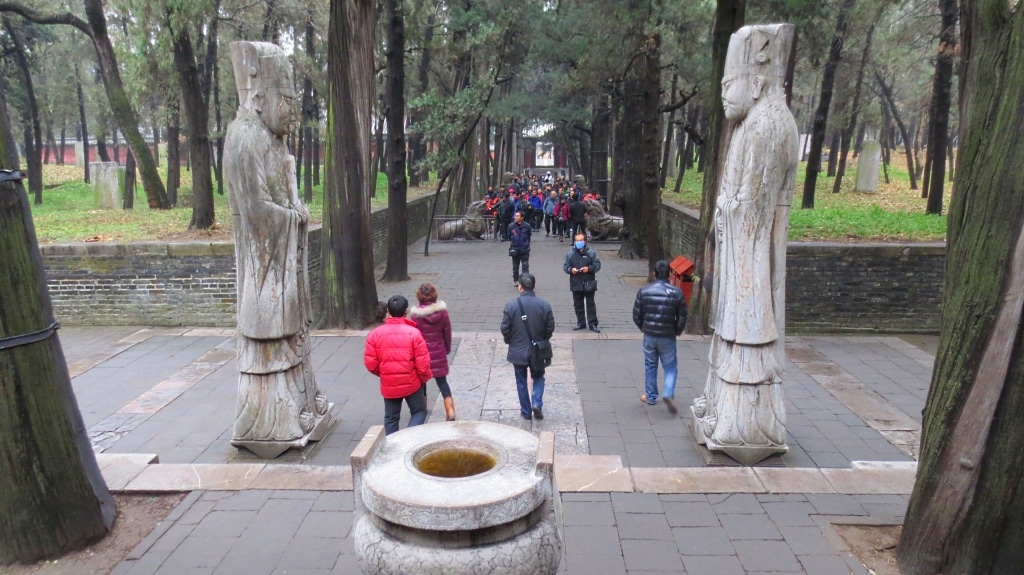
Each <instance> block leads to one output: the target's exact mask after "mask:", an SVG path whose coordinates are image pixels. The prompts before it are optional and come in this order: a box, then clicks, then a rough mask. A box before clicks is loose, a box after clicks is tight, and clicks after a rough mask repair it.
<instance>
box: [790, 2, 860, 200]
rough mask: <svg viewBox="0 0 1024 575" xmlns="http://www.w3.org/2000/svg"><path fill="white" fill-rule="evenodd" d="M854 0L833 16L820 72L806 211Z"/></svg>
mask: <svg viewBox="0 0 1024 575" xmlns="http://www.w3.org/2000/svg"><path fill="white" fill-rule="evenodd" d="M856 2H857V0H843V3H842V4H841V5H840V6H839V15H838V17H837V18H836V31H835V33H834V34H833V35H832V46H831V47H830V48H829V51H828V61H827V62H826V63H825V69H824V70H823V71H822V73H821V95H820V97H819V98H818V109H817V110H815V111H814V124H813V126H812V127H811V145H810V150H809V151H808V157H807V173H806V175H805V176H804V193H803V199H802V201H801V204H800V207H802V208H803V209H805V210H809V209H812V208H814V191H815V187H816V186H817V185H818V173H819V172H821V150H822V148H823V147H824V145H825V128H826V126H827V124H828V108H829V106H830V105H831V104H832V92H833V89H834V88H835V83H836V69H838V68H839V60H841V59H842V56H843V42H845V41H846V29H847V25H848V24H847V18H848V17H849V14H850V11H851V10H853V5H854V4H856Z"/></svg>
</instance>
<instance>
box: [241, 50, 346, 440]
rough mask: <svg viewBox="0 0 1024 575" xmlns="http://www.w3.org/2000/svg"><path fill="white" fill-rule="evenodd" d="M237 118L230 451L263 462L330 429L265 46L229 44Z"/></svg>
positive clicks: (276, 78)
mask: <svg viewBox="0 0 1024 575" xmlns="http://www.w3.org/2000/svg"><path fill="white" fill-rule="evenodd" d="M231 61H232V63H233V65H234V70H235V79H236V84H237V87H238V101H239V107H238V114H237V115H236V117H235V119H234V121H232V122H231V124H230V125H229V126H228V131H227V136H226V138H225V141H224V175H225V182H226V184H227V189H228V200H229V202H230V205H231V219H232V222H233V224H234V231H235V259H236V261H237V269H238V281H237V284H238V285H237V288H238V341H237V345H238V351H237V359H238V371H239V377H238V398H237V401H236V410H235V423H234V432H233V435H232V439H231V444H232V445H235V446H238V447H244V448H246V449H248V450H250V451H252V452H253V453H255V454H256V455H258V456H260V457H263V458H266V459H272V458H274V457H277V456H278V455H280V454H281V453H283V452H284V451H286V450H287V449H289V448H291V447H302V446H305V445H306V443H308V442H309V441H318V440H320V439H322V438H323V435H324V434H325V433H326V432H327V430H328V429H329V427H330V424H331V422H332V416H331V414H330V407H331V406H330V405H328V403H327V398H326V397H325V396H324V395H323V394H321V393H319V391H318V390H317V385H316V378H315V377H314V375H313V368H312V366H311V365H310V361H309V346H310V341H309V325H310V322H311V312H312V307H311V301H310V295H309V281H308V278H307V268H306V256H307V254H306V248H307V246H306V232H307V228H308V225H309V209H308V208H307V207H306V206H305V205H303V203H302V202H301V201H300V200H299V195H298V189H297V184H296V181H295V158H294V157H293V156H292V155H291V154H289V153H288V148H287V147H286V145H285V141H284V137H285V136H286V135H287V134H288V133H289V130H290V129H291V127H292V125H293V124H294V123H295V122H296V120H297V116H296V114H295V106H294V102H295V89H294V87H293V86H294V84H293V83H292V71H291V65H290V63H289V61H288V58H287V56H285V54H284V52H283V51H282V50H281V49H280V48H279V47H278V46H276V45H274V44H269V43H265V42H232V44H231Z"/></svg>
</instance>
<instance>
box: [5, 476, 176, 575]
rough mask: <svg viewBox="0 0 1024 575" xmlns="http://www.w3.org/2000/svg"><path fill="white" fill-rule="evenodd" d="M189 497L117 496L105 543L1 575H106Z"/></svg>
mask: <svg viewBox="0 0 1024 575" xmlns="http://www.w3.org/2000/svg"><path fill="white" fill-rule="evenodd" d="M186 495H187V494H186V493H171V494H160V495H114V501H115V502H116V504H117V519H116V520H115V521H114V531H113V532H112V533H110V534H109V535H107V536H106V537H104V538H103V540H101V541H99V542H98V543H96V544H94V545H92V546H91V547H86V548H85V549H81V550H79V551H75V552H74V553H70V554H68V555H65V556H63V557H60V558H59V559H53V560H49V561H40V562H38V563H34V564H32V565H8V566H6V567H0V575H85V574H89V575H105V574H107V573H110V572H111V571H112V570H113V569H114V567H116V566H117V564H118V563H120V562H121V561H122V560H123V559H124V558H125V557H127V556H128V553H129V552H131V550H132V549H134V548H135V546H136V545H138V544H139V542H141V541H142V540H143V539H145V538H146V536H147V535H149V534H150V532H152V531H153V529H154V528H156V526H157V525H158V524H159V523H160V522H161V521H163V520H164V519H165V518H166V517H167V516H168V515H169V514H170V513H171V511H172V510H173V509H174V508H175V507H177V506H178V504H179V503H181V501H182V500H183V499H185V496H186Z"/></svg>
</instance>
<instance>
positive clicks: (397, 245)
mask: <svg viewBox="0 0 1024 575" xmlns="http://www.w3.org/2000/svg"><path fill="white" fill-rule="evenodd" d="M399 1H400V0H386V1H385V3H384V5H385V9H386V11H387V16H386V17H387V23H386V25H385V29H386V30H387V86H386V87H385V90H384V94H385V98H386V106H385V110H386V111H387V121H388V158H387V165H386V168H387V174H388V265H387V269H386V270H385V271H384V280H385V281H393V282H400V281H405V280H407V279H409V231H408V222H407V219H406V211H407V210H406V202H407V188H406V177H405V14H404V2H403V4H402V5H401V6H399Z"/></svg>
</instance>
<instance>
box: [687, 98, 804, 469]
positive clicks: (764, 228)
mask: <svg viewBox="0 0 1024 575" xmlns="http://www.w3.org/2000/svg"><path fill="white" fill-rule="evenodd" d="M797 138H798V133H797V128H796V124H795V122H794V120H793V116H792V114H791V113H790V111H789V109H788V108H787V107H786V103H785V99H784V97H783V96H782V95H781V94H777V95H773V96H772V97H768V98H766V99H765V100H764V101H760V102H758V103H757V104H755V105H754V106H753V107H752V108H751V110H750V112H749V113H748V115H747V116H746V117H745V118H744V119H743V120H741V121H740V122H739V124H738V125H737V126H736V127H735V128H734V131H733V132H732V139H731V140H730V143H729V149H728V152H727V154H726V161H725V164H724V169H723V174H722V182H721V187H720V189H719V196H718V200H717V205H716V210H715V219H714V225H715V238H716V251H715V258H714V277H713V281H714V283H713V290H712V297H711V310H710V323H711V327H712V328H714V330H715V334H714V336H713V338H712V343H711V352H710V355H709V360H710V363H711V369H710V371H709V374H708V382H707V386H706V388H705V392H704V396H703V397H701V398H698V399H697V401H696V402H695V404H696V410H695V415H696V416H698V421H697V425H699V426H700V427H701V429H700V431H701V432H702V433H703V435H704V436H705V438H706V441H707V445H708V448H709V449H712V450H715V449H719V450H721V451H724V452H726V453H727V454H729V455H730V456H733V457H734V458H736V459H739V460H740V461H741V462H743V463H748V464H750V463H753V462H756V461H755V460H759V459H763V457H765V456H767V455H770V454H771V452H772V449H773V448H777V449H776V450H775V451H776V452H783V451H785V450H786V447H785V441H786V428H785V408H784V405H783V400H782V386H781V383H782V372H783V365H784V361H785V350H784V341H783V339H784V334H785V266H786V234H787V231H788V227H789V209H790V203H791V201H792V197H793V187H794V180H795V176H796V166H797V160H798V153H799V150H798V142H797ZM730 447H740V448H741V449H739V450H735V449H730ZM746 447H755V448H756V449H755V450H754V455H746V454H744V450H743V449H742V448H746ZM761 448H766V449H767V450H765V449H761ZM758 449H761V451H758ZM745 459H746V460H745Z"/></svg>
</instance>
